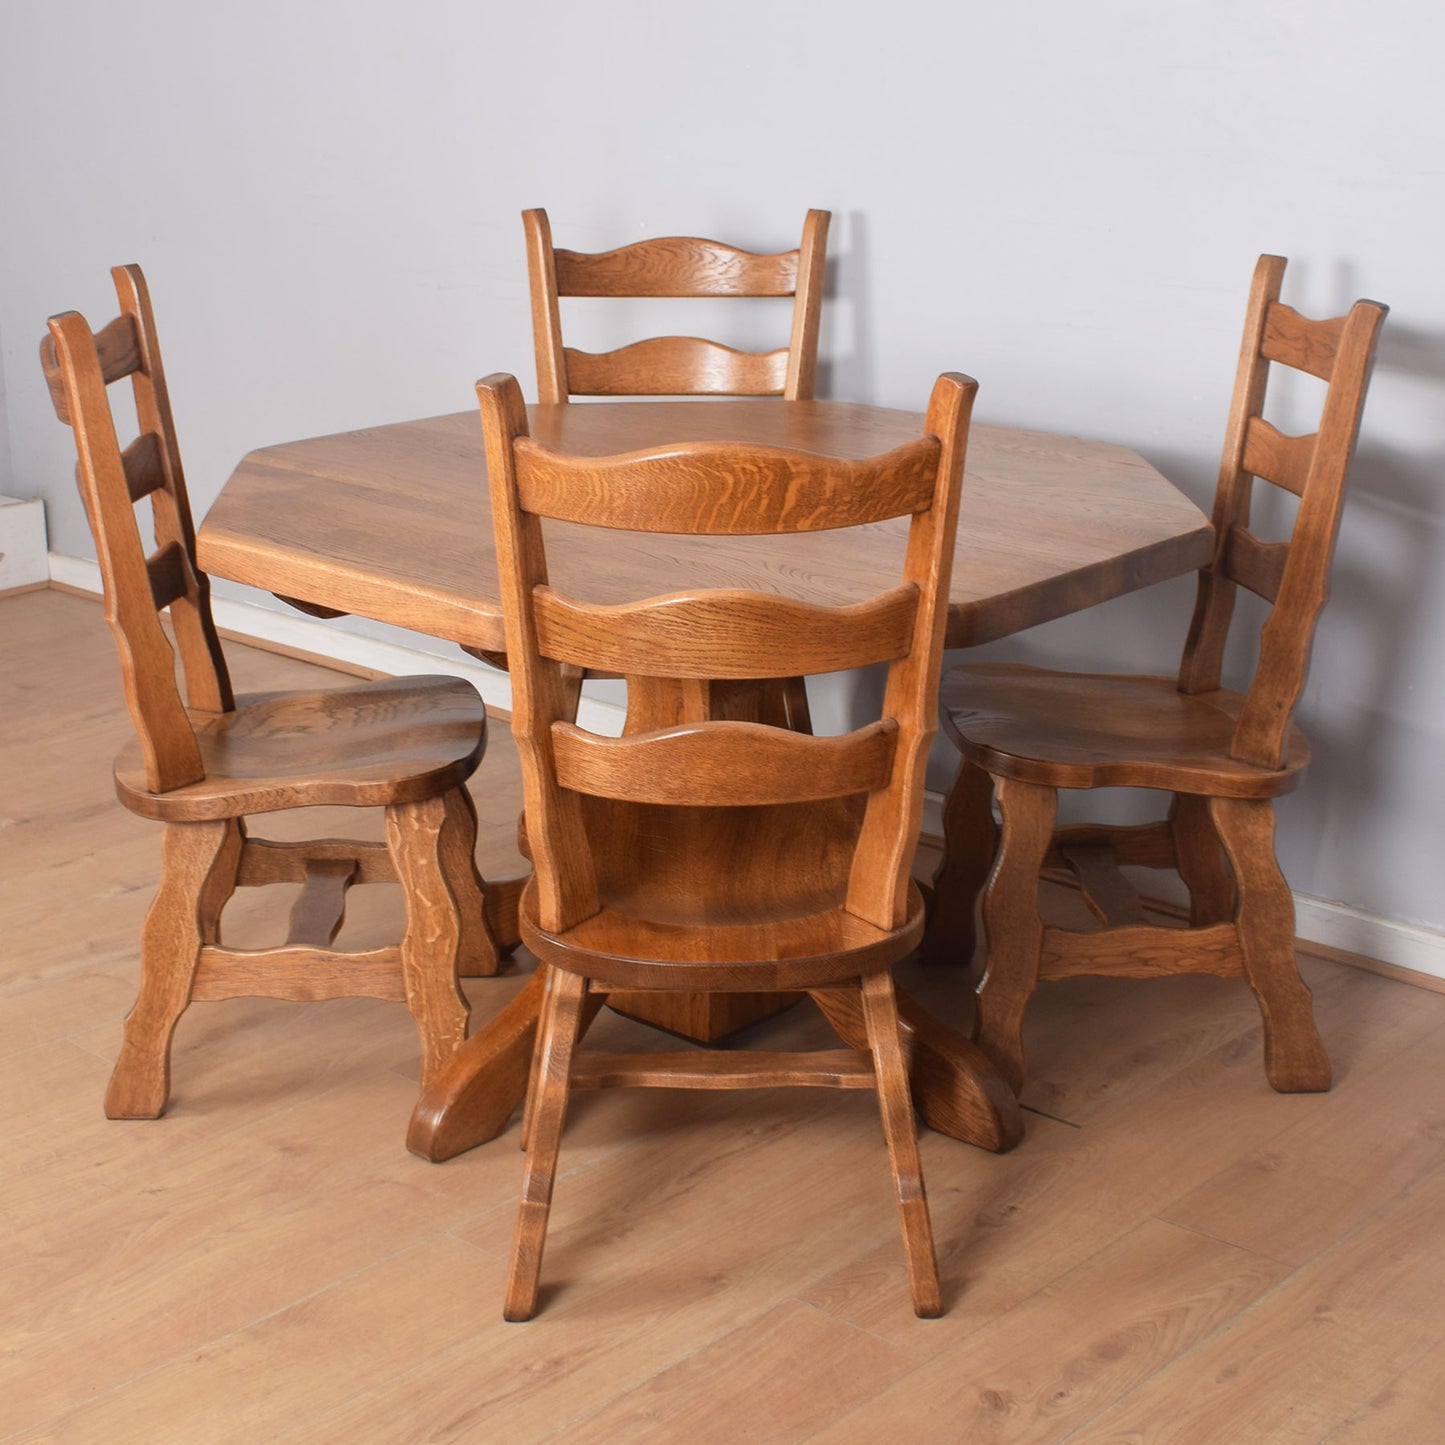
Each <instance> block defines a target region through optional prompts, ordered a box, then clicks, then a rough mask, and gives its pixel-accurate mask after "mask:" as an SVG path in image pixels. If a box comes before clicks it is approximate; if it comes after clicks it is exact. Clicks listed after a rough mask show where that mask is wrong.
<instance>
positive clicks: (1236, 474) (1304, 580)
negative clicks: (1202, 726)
mask: <svg viewBox="0 0 1445 1445" xmlns="http://www.w3.org/2000/svg"><path fill="white" fill-rule="evenodd" d="M1285 264H1286V263H1285V259H1284V257H1282V256H1261V257H1260V258H1259V262H1258V264H1257V265H1256V266H1255V270H1254V281H1253V284H1252V286H1251V288H1250V295H1249V309H1248V312H1247V314H1246V317H1245V323H1244V340H1243V343H1242V345H1241V348H1240V358H1239V371H1238V374H1237V376H1236V378H1235V384H1234V399H1233V402H1232V404H1231V406H1230V413H1229V425H1228V429H1227V431H1226V434H1225V442H1224V458H1223V461H1222V463H1221V465H1220V473H1219V487H1218V490H1217V491H1216V493H1215V499H1214V517H1213V521H1214V530H1215V548H1214V557H1213V560H1212V561H1211V562H1210V564H1209V566H1208V567H1207V568H1205V569H1204V570H1203V571H1202V572H1201V573H1200V579H1199V594H1198V598H1197V601H1196V603H1195V608H1194V618H1193V621H1192V622H1191V624H1190V628H1189V636H1188V640H1187V641H1186V643H1185V646H1184V658H1183V662H1182V664H1181V666H1180V671H1179V688H1180V691H1181V692H1187V693H1196V692H1209V691H1212V690H1213V689H1214V688H1217V687H1218V686H1219V685H1220V668H1221V666H1222V665H1223V659H1224V648H1225V642H1226V640H1227V637H1228V633H1229V624H1230V619H1231V617H1232V615H1233V611H1234V597H1235V588H1236V587H1237V586H1239V587H1246V588H1248V589H1249V590H1250V591H1251V592H1253V593H1255V594H1256V595H1258V596H1260V597H1262V598H1264V599H1265V600H1266V601H1267V602H1269V603H1270V604H1272V605H1271V609H1270V613H1269V618H1268V620H1267V622H1266V623H1265V625H1264V629H1263V631H1262V632H1261V634H1260V647H1259V662H1258V665H1257V667H1256V669H1255V674H1254V680H1253V682H1252V683H1251V685H1250V689H1249V694H1248V697H1247V699H1246V701H1245V704H1244V706H1243V708H1242V709H1241V711H1240V714H1239V719H1238V722H1237V724H1236V727H1235V730H1234V738H1233V742H1232V745H1231V747H1230V754H1231V756H1232V757H1234V758H1237V759H1239V760H1240V761H1241V762H1249V763H1254V764H1256V765H1258V766H1260V767H1269V768H1274V767H1279V766H1280V765H1281V763H1282V761H1283V757H1284V751H1285V744H1286V740H1287V735H1288V729H1289V721H1290V716H1291V714H1292V713H1293V712H1294V708H1295V704H1296V702H1298V700H1299V695H1300V692H1301V690H1302V689H1303V687H1304V682H1305V672H1306V669H1307V667H1308V665H1309V653H1310V644H1311V641H1312V640H1313V637H1314V629H1315V621H1316V619H1317V618H1318V617H1319V612H1320V608H1321V607H1323V606H1324V603H1325V599H1326V597H1327V596H1328V584H1329V569H1330V559H1331V556H1332V555H1333V553H1334V547H1335V538H1336V536H1337V534H1338V532H1339V524H1340V510H1341V507H1342V506H1343V503H1344V488H1345V478H1346V475H1347V473H1348V471H1349V466H1350V458H1351V456H1352V454H1353V452H1354V448H1355V440H1356V438H1357V436H1358V435H1359V430H1360V413H1361V411H1362V410H1363V408H1364V403H1365V391H1366V388H1367V386H1368V384H1369V379H1370V368H1371V365H1372V363H1373V360H1374V354H1375V343H1376V340H1377V338H1378V336H1379V330H1380V323H1381V322H1382V321H1383V320H1384V318H1385V314H1386V312H1387V311H1388V309H1389V308H1388V307H1385V306H1382V305H1380V304H1379V302H1377V301H1356V302H1355V304H1354V305H1353V306H1352V307H1351V308H1350V310H1349V313H1348V314H1347V315H1344V316H1338V317H1334V318H1332V319H1331V320H1328V321H1311V320H1308V319H1307V318H1306V317H1304V316H1301V315H1300V314H1299V312H1298V311H1295V310H1294V309H1293V308H1292V307H1289V306H1286V305H1284V304H1283V303H1282V302H1281V301H1280V299H1279V293H1280V285H1281V282H1282V281H1283V279H1284V269H1285ZM1271 365H1275V366H1285V367H1293V368H1295V369H1296V370H1298V371H1304V372H1308V373H1309V374H1310V375H1312V376H1316V377H1319V378H1320V379H1321V380H1322V381H1324V382H1325V383H1326V385H1327V388H1328V390H1327V392H1326V395H1325V401H1324V405H1323V408H1322V410H1321V413H1320V423H1319V429H1318V430H1317V431H1315V432H1312V433H1311V434H1310V435H1308V436H1285V435H1284V434H1283V433H1281V432H1279V431H1278V430H1276V429H1275V428H1274V427H1273V426H1272V425H1271V424H1270V423H1269V422H1267V421H1266V420H1265V419H1264V417H1263V416H1262V415H1261V412H1262V410H1263V407H1264V399H1265V387H1266V383H1267V381H1268V378H1269V369H1270V367H1271ZM1256 477H1257V478H1259V479H1260V480H1261V481H1266V482H1270V483H1273V485H1275V486H1277V487H1282V488H1283V489H1284V490H1285V491H1287V492H1292V493H1293V494H1294V495H1295V496H1296V497H1298V498H1299V507H1298V510H1297V512H1296V514H1295V520H1294V526H1293V528H1292V532H1291V536H1290V538H1289V540H1288V541H1283V542H1261V541H1260V540H1259V539H1258V538H1257V537H1256V536H1254V534H1253V533H1252V532H1250V530H1249V514H1250V501H1251V494H1252V491H1253V482H1254V479H1255V478H1256Z"/></svg>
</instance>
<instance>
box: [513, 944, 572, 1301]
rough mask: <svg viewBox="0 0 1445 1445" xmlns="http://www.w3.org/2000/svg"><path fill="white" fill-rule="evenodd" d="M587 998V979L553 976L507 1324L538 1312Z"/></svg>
mask: <svg viewBox="0 0 1445 1445" xmlns="http://www.w3.org/2000/svg"><path fill="white" fill-rule="evenodd" d="M586 993H587V980H586V979H584V978H581V977H579V976H578V975H577V974H575V973H564V972H563V971H562V970H560V969H556V970H554V971H553V974H552V978H551V987H550V988H549V989H548V992H547V1003H546V1009H545V1012H544V1013H543V1015H542V1034H541V1038H540V1039H539V1041H538V1044H537V1056H538V1059H539V1063H538V1065H537V1070H538V1074H537V1101H536V1105H535V1108H534V1110H533V1114H532V1120H531V1129H530V1133H531V1141H530V1143H529V1145H528V1148H527V1166H526V1171H525V1173H524V1175H523V1177H522V1202H521V1206H520V1208H519V1209H518V1211H517V1233H516V1236H515V1238H514V1240H513V1244H512V1265H511V1270H510V1273H509V1275H508V1278H507V1301H506V1304H505V1306H504V1307H503V1310H502V1317H503V1318H504V1319H507V1320H514V1321H519V1320H529V1319H531V1318H532V1316H533V1315H534V1314H535V1313H536V1312H537V1283H538V1280H539V1279H540V1277H541V1273H542V1247H543V1245H544V1244H545V1242H546V1238H547V1216H548V1215H549V1214H550V1213H551V1210H552V1182H553V1180H554V1179H555V1178H556V1174H557V1153H558V1150H559V1148H560V1147H561V1143H562V1123H563V1120H564V1119H565V1117H566V1114H567V1085H568V1076H569V1075H570V1073H571V1070H572V1051H573V1049H574V1048H575V1047H576V1043H577V1037H578V1034H579V1033H580V1032H581V1023H582V1009H583V1004H584V1001H585V999H586Z"/></svg>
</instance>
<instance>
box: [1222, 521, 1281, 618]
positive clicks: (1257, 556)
mask: <svg viewBox="0 0 1445 1445" xmlns="http://www.w3.org/2000/svg"><path fill="white" fill-rule="evenodd" d="M1288 560H1289V543H1288V542H1261V541H1260V540H1259V538H1258V537H1256V536H1255V535H1254V534H1253V533H1252V532H1247V531H1246V530H1245V529H1244V528H1243V527H1231V528H1230V529H1229V538H1228V541H1227V543H1226V545H1225V549H1224V563H1223V571H1224V575H1225V576H1226V577H1228V578H1229V579H1230V581H1232V582H1237V583H1239V585H1240V586H1241V587H1248V588H1249V590H1250V591H1251V592H1253V593H1254V594H1255V596H1256V597H1263V598H1264V600H1265V601H1266V602H1274V601H1276V600H1277V599H1278V598H1279V584H1280V581H1281V579H1282V578H1283V577H1284V564H1285V563H1286V562H1287V561H1288Z"/></svg>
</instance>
